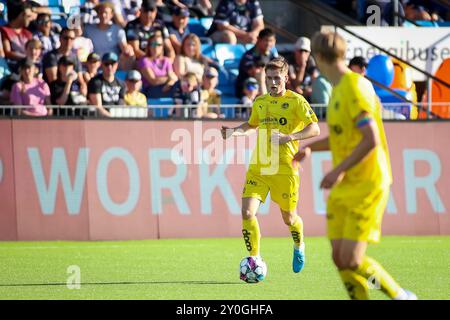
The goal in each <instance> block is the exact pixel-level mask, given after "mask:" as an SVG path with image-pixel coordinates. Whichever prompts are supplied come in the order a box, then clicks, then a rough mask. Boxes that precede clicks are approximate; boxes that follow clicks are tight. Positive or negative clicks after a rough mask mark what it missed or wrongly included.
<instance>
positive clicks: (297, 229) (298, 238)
mask: <svg viewBox="0 0 450 320" xmlns="http://www.w3.org/2000/svg"><path fill="white" fill-rule="evenodd" d="M296 217H297V219H295V222H294V223H293V224H292V225H290V226H289V231H290V232H291V235H292V239H293V240H294V244H295V248H296V249H298V248H299V247H300V245H301V244H302V242H303V220H302V218H300V217H299V216H296Z"/></svg>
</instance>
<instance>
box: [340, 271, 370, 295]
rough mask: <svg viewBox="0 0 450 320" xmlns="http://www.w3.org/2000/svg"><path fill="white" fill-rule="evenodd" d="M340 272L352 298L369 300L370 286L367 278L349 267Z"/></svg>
mask: <svg viewBox="0 0 450 320" xmlns="http://www.w3.org/2000/svg"><path fill="white" fill-rule="evenodd" d="M339 274H340V276H341V279H342V282H343V283H344V286H345V289H347V292H348V295H349V296H350V299H352V300H369V287H368V285H367V279H366V278H364V277H361V276H360V275H358V274H357V273H356V272H355V271H353V270H349V269H347V270H340V271H339Z"/></svg>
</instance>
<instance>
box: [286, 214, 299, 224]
mask: <svg viewBox="0 0 450 320" xmlns="http://www.w3.org/2000/svg"><path fill="white" fill-rule="evenodd" d="M296 220H297V218H296V216H295V215H283V221H284V223H285V224H286V225H287V226H292V225H293V224H294V223H295V221H296Z"/></svg>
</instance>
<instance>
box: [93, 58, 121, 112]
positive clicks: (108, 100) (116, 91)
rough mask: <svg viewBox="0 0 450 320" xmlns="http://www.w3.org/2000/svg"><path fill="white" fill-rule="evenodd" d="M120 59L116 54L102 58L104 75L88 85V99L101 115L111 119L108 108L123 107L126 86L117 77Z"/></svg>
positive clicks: (100, 75) (95, 78) (98, 76)
mask: <svg viewBox="0 0 450 320" xmlns="http://www.w3.org/2000/svg"><path fill="white" fill-rule="evenodd" d="M118 66H119V57H118V56H117V54H115V53H114V52H110V53H105V54H104V55H103V57H102V71H103V72H102V73H101V74H99V75H97V76H95V77H94V78H92V79H91V80H90V81H89V84H88V99H89V103H90V104H91V105H94V106H95V107H96V108H97V110H98V112H100V115H102V116H105V117H111V113H110V112H109V108H108V106H112V105H123V104H124V101H123V99H124V96H125V86H124V84H123V83H122V82H121V81H119V80H118V79H117V77H116V71H117V68H118Z"/></svg>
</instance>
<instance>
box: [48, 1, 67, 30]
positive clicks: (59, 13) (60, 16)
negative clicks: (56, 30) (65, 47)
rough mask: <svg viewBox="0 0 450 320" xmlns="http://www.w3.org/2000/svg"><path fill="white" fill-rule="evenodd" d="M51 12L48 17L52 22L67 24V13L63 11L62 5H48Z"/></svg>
mask: <svg viewBox="0 0 450 320" xmlns="http://www.w3.org/2000/svg"><path fill="white" fill-rule="evenodd" d="M49 9H50V11H51V12H52V14H51V16H50V18H51V19H52V21H53V22H54V23H57V24H59V25H60V26H61V27H63V28H64V27H66V26H67V14H66V13H65V12H64V8H63V7H62V6H54V7H49Z"/></svg>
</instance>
